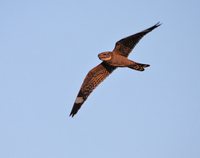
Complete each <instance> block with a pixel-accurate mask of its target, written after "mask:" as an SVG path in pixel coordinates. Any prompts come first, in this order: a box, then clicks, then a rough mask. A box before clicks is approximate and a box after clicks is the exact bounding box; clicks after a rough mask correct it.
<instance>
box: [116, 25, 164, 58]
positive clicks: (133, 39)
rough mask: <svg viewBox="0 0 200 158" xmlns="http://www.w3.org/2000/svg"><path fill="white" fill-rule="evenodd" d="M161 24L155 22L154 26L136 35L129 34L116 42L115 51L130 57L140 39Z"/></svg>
mask: <svg viewBox="0 0 200 158" xmlns="http://www.w3.org/2000/svg"><path fill="white" fill-rule="evenodd" d="M160 25H161V24H160V23H159V22H158V23H157V24H155V25H154V26H152V27H150V28H148V29H146V30H143V31H141V32H139V33H136V34H134V35H131V36H128V37H126V38H123V39H121V40H119V41H118V42H116V44H115V48H114V50H113V52H115V53H117V54H120V55H122V56H125V57H128V55H129V54H130V52H131V51H132V50H133V48H134V47H135V46H136V44H137V43H138V42H139V41H140V39H142V37H143V36H144V35H146V34H147V33H149V32H151V31H152V30H154V29H155V28H157V27H158V26H160Z"/></svg>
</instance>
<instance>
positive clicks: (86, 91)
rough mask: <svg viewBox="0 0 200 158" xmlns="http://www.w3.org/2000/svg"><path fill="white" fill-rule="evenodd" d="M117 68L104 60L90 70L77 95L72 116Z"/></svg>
mask: <svg viewBox="0 0 200 158" xmlns="http://www.w3.org/2000/svg"><path fill="white" fill-rule="evenodd" d="M115 69H116V67H113V66H110V65H107V64H106V63H104V62H102V63H101V64H99V65H97V66H96V67H94V68H93V69H92V70H90V71H89V72H88V74H87V76H86V78H85V79H84V81H83V84H82V86H81V89H80V91H79V93H78V95H77V98H76V100H75V103H74V106H73V108H72V111H71V113H70V116H72V117H73V116H74V115H75V114H76V113H77V112H78V110H79V109H80V108H81V106H82V104H83V103H84V102H85V101H86V99H87V97H88V96H89V95H90V93H91V92H92V91H93V90H94V89H95V88H96V87H97V86H98V85H99V84H100V83H101V82H102V81H103V80H104V79H105V78H106V77H107V76H108V75H109V74H111V73H112V72H113V70H115Z"/></svg>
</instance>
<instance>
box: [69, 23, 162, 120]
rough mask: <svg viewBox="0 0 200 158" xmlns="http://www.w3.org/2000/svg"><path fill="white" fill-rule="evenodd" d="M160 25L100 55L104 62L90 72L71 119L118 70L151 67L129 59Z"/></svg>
mask: <svg viewBox="0 0 200 158" xmlns="http://www.w3.org/2000/svg"><path fill="white" fill-rule="evenodd" d="M160 25H161V24H160V23H159V22H158V23H157V24H155V25H153V26H152V27H149V28H148V29H146V30H143V31H141V32H138V33H136V34H134V35H131V36H128V37H125V38H123V39H121V40H119V41H117V42H116V44H115V47H114V49H113V51H107V52H102V53H100V54H98V57H99V59H100V60H102V62H101V63H100V64H99V65H97V66H96V67H94V68H93V69H92V70H90V71H89V72H88V74H87V76H86V77H85V79H84V81H83V83H82V85H81V88H80V90H79V93H78V95H77V97H76V100H75V102H74V105H73V108H72V110H71V113H70V116H71V117H73V116H74V115H75V114H76V113H77V112H78V110H79V109H80V108H81V106H82V104H83V103H84V102H85V101H86V99H87V98H88V96H89V95H90V93H91V92H92V91H93V90H94V89H95V88H96V87H97V86H98V85H99V84H100V83H101V82H102V81H103V80H104V79H105V78H106V77H107V76H109V75H110V74H111V73H112V72H113V71H114V70H115V69H116V68H118V67H128V68H130V69H133V70H138V71H144V70H145V68H147V67H149V66H150V65H148V64H142V63H138V62H135V61H132V60H130V59H128V56H129V54H130V53H131V51H132V50H133V48H134V47H135V46H136V44H137V43H138V42H139V41H140V39H141V38H142V37H143V36H144V35H146V34H147V33H149V32H151V31H152V30H154V29H155V28H157V27H159V26H160Z"/></svg>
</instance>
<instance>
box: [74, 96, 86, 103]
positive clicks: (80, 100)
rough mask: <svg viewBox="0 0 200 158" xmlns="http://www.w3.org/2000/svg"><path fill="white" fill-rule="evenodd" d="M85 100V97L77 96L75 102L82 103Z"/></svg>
mask: <svg viewBox="0 0 200 158" xmlns="http://www.w3.org/2000/svg"><path fill="white" fill-rule="evenodd" d="M83 101H84V99H83V97H77V98H76V101H75V103H76V104H80V103H82V102H83Z"/></svg>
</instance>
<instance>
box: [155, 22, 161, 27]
mask: <svg viewBox="0 0 200 158" xmlns="http://www.w3.org/2000/svg"><path fill="white" fill-rule="evenodd" d="M160 25H162V23H161V22H160V21H158V22H157V23H156V24H155V25H154V26H155V27H159V26H160Z"/></svg>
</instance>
